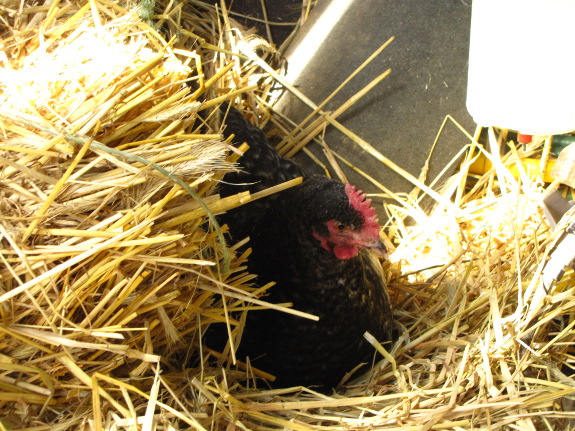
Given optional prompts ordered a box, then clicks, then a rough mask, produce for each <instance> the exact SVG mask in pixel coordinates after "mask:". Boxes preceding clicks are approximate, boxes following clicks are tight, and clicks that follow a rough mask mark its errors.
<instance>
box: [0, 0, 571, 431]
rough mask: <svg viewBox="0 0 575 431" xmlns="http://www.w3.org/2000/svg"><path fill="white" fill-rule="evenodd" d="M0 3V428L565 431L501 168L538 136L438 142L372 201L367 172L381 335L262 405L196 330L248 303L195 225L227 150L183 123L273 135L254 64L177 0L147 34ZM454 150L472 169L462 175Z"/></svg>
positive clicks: (76, 11)
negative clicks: (232, 118)
mask: <svg viewBox="0 0 575 431" xmlns="http://www.w3.org/2000/svg"><path fill="white" fill-rule="evenodd" d="M221 6H224V5H221ZM0 10H1V11H2V14H1V15H0V19H1V24H0V25H1V26H2V27H1V28H2V33H1V35H0V37H1V42H0V44H1V46H2V56H1V57H0V98H1V104H0V128H1V135H0V260H1V263H0V429H27V430H48V429H55V430H68V429H69V430H79V429H87V430H92V429H94V430H102V429H106V430H108V429H109V430H121V429H126V430H135V429H146V430H154V429H202V430H203V429H230V430H232V429H271V428H287V429H296V430H307V429H340V430H343V429H387V430H394V429H395V430H399V429H402V430H428V429H441V430H447V429H453V430H464V429H521V430H542V429H549V430H556V429H569V428H570V427H571V428H573V426H574V425H573V423H572V422H571V420H572V419H575V418H574V414H573V413H572V412H571V411H570V410H572V407H571V406H572V404H573V398H572V397H573V392H574V391H575V380H573V379H572V378H571V377H570V370H571V369H572V367H573V356H572V355H573V352H572V349H571V343H572V340H573V325H574V323H573V322H574V318H573V313H574V310H575V301H574V300H573V299H572V298H573V289H574V277H573V272H572V271H571V270H567V272H566V273H565V275H564V276H563V278H561V279H560V281H559V282H558V283H556V284H554V285H553V286H552V288H551V289H542V285H541V278H542V271H543V269H544V266H545V263H546V261H547V260H548V259H549V257H550V256H552V254H553V251H554V250H555V247H556V245H557V242H558V241H559V240H561V238H562V237H561V235H560V234H559V233H560V232H562V230H561V229H559V230H556V231H555V232H554V231H552V230H551V229H550V228H549V227H548V225H547V224H546V222H545V220H544V218H543V214H542V208H541V204H540V196H541V191H542V189H543V186H542V184H541V182H540V181H539V180H538V178H537V177H536V176H532V175H531V176H530V175H529V174H528V173H527V172H525V171H524V170H523V169H522V165H521V160H523V159H524V158H527V157H530V158H533V157H539V156H540V155H541V152H542V148H544V145H543V143H542V142H540V141H538V142H536V143H535V144H533V145H531V146H530V147H529V148H520V147H516V146H515V145H514V144H513V142H507V140H506V139H505V134H504V133H501V134H500V135H499V136H498V137H497V136H495V134H492V136H491V137H490V139H491V144H492V146H494V147H496V146H497V145H506V146H507V147H508V152H507V153H506V155H505V156H504V157H503V158H499V156H494V155H492V154H489V153H486V154H482V152H484V150H483V149H482V147H481V146H479V145H478V144H477V143H476V141H475V140H473V139H472V138H471V137H466V136H465V134H464V132H462V135H461V136H462V139H468V141H469V142H470V144H469V145H468V146H467V147H466V149H465V152H464V154H462V158H460V159H458V160H459V161H458V162H457V163H455V162H454V164H453V165H452V166H449V167H446V170H449V172H453V175H452V176H451V177H450V178H449V180H448V181H447V182H446V183H444V184H441V185H438V184H433V182H432V186H431V188H430V187H427V186H425V185H424V184H423V183H422V182H421V181H420V180H419V179H415V178H412V177H409V178H408V179H409V180H410V181H412V182H413V183H414V184H415V185H416V187H415V189H414V191H413V192H412V193H411V194H409V195H395V194H393V193H391V192H390V191H388V190H386V189H385V187H384V186H383V185H381V184H380V183H385V181H384V180H383V179H380V178H372V180H373V182H374V187H378V188H379V189H377V190H376V191H377V193H374V197H375V198H377V197H378V196H383V197H385V198H388V199H387V203H386V204H385V208H386V210H387V211H388V213H389V215H390V217H389V222H388V223H387V225H386V232H387V235H388V237H389V240H390V242H393V243H394V244H395V246H396V250H395V252H394V253H393V255H392V257H391V259H390V261H389V262H386V263H385V267H386V273H387V274H388V283H389V286H390V293H391V295H392V297H393V300H394V303H395V305H396V317H397V320H398V327H399V328H400V333H401V335H400V338H399V339H398V341H397V342H396V343H395V344H394V345H392V346H390V345H386V346H381V345H379V344H378V343H377V342H376V341H375V340H374V341H373V344H374V363H373V367H372V370H371V372H369V373H367V374H365V375H363V376H359V377H358V376H354V377H353V378H352V379H351V380H349V381H348V382H346V383H345V386H344V387H343V388H342V389H341V391H339V393H337V394H333V395H331V396H328V395H322V394H318V393H316V392H314V391H313V388H311V389H310V388H286V389H285V390H282V389H275V390H270V389H268V388H267V386H266V385H265V384H264V383H262V382H261V381H260V380H257V379H255V376H257V375H258V374H259V375H262V373H261V372H260V371H258V370H254V369H251V368H250V367H249V366H248V367H245V366H242V365H241V364H238V365H233V356H232V354H231V353H230V352H229V351H226V352H223V354H220V353H218V352H211V351H209V350H208V349H207V348H205V347H204V346H202V343H201V337H200V336H201V334H202V333H203V331H204V330H205V329H206V327H207V326H208V325H209V324H210V323H211V322H214V321H227V323H228V327H229V331H230V335H231V339H232V340H233V341H234V342H235V343H237V342H239V339H240V336H241V318H240V320H235V319H233V318H232V317H230V316H235V317H237V316H241V315H242V313H241V312H242V311H246V310H249V309H253V308H261V307H268V306H271V305H269V304H266V303H265V301H263V299H258V298H260V296H261V294H262V290H261V289H260V290H258V289H257V288H256V287H255V286H253V285H251V284H250V281H251V280H252V278H253V276H251V275H249V274H246V273H245V271H244V269H243V268H244V267H243V264H244V262H245V259H247V258H248V256H247V253H245V254H242V255H240V254H239V253H237V252H236V250H235V249H234V248H233V247H231V248H230V247H228V246H226V244H225V237H224V236H225V227H224V228H222V227H220V226H218V225H217V223H215V220H214V214H217V213H218V212H220V211H225V210H227V209H230V208H234V207H235V206H237V205H239V204H241V203H242V202H245V201H247V200H249V199H251V198H254V197H249V196H247V195H242V196H233V197H231V198H226V199H220V198H219V197H218V196H217V194H216V192H217V181H218V179H219V178H221V176H222V175H223V174H224V173H225V172H227V171H229V170H232V169H234V161H235V160H236V159H237V157H238V154H236V153H235V152H232V151H230V148H229V146H228V145H227V143H226V142H223V141H222V140H221V136H220V134H219V133H218V132H219V128H218V127H219V126H218V124H217V120H218V119H217V118H215V117H214V118H212V117H213V116H210V115H208V114H207V113H209V112H210V109H209V108H211V107H214V106H217V105H218V104H219V103H221V102H222V101H224V100H230V101H232V102H236V103H237V102H238V101H239V100H240V99H241V100H243V101H244V103H243V105H242V106H243V108H244V109H245V110H246V113H247V114H248V115H250V116H251V118H252V119H253V120H254V121H258V122H259V124H260V125H265V124H266V123H268V122H270V121H273V122H274V125H275V126H276V128H283V129H284V132H289V131H290V130H291V127H290V126H289V125H288V126H286V124H288V123H286V122H285V121H279V122H278V120H277V119H276V118H275V117H271V116H270V114H269V112H270V110H269V106H268V104H267V101H268V100H269V95H270V93H271V90H272V89H273V88H274V87H275V86H276V79H275V78H278V76H277V74H276V73H275V72H274V69H273V68H271V67H270V66H267V64H279V63H278V62H277V60H278V58H279V57H278V55H277V54H276V53H274V52H273V50H271V48H270V47H269V46H266V44H264V43H258V48H259V49H263V51H262V52H258V53H259V54H260V56H263V57H261V59H258V58H256V57H255V54H254V53H253V52H247V51H245V47H246V46H250V44H251V46H253V40H254V39H253V38H251V37H250V36H249V34H247V33H245V32H242V31H239V30H233V31H230V29H231V28H235V24H234V22H233V19H232V18H230V15H229V14H228V13H227V12H226V10H225V7H221V8H220V7H218V8H216V7H214V6H210V5H206V4H203V3H201V2H189V3H188V5H187V6H185V7H184V6H183V5H181V4H175V3H173V2H168V1H165V2H164V1H161V2H158V4H157V6H156V12H157V13H158V15H156V16H155V19H156V23H157V24H159V27H158V28H161V30H162V34H160V33H158V32H157V31H155V30H154V29H152V28H151V27H150V26H149V25H148V24H146V23H144V22H142V21H141V20H140V19H139V18H138V16H137V14H136V13H135V10H134V9H131V8H128V9H124V8H123V7H120V6H118V5H117V4H115V3H113V2H110V1H107V0H91V1H89V2H88V1H87V2H82V1H77V2H76V1H71V2H59V1H48V2H45V4H43V5H34V4H33V3H26V2H19V1H8V2H5V3H4V4H3V5H0ZM170 34H174V35H176V36H177V38H169V37H168V35H170ZM238 46H239V47H240V48H242V47H243V48H242V49H243V51H241V50H240V49H238ZM264 60H265V62H264ZM385 76H386V74H384V75H382V79H383V78H384V77H385ZM190 79H191V80H192V81H193V85H192V88H193V90H190V89H189V87H188V86H186V85H185V84H184V82H185V81H186V80H190ZM278 79H280V80H281V78H278ZM199 113H206V115H203V114H202V115H199ZM328 123H331V124H335V125H336V127H339V128H340V130H343V131H345V130H344V128H343V127H342V126H341V125H339V123H337V121H336V120H335V119H334V115H331V116H330V115H328V114H327V113H320V115H318V116H317V117H316V118H315V119H314V120H313V121H312V123H311V125H309V126H308V127H307V128H303V129H299V130H304V132H305V133H304V132H299V134H298V133H292V134H290V135H289V137H290V139H288V140H286V141H285V142H284V143H282V151H283V152H284V153H289V152H290V151H292V152H293V151H295V149H298V148H299V147H301V145H300V143H301V142H307V141H310V140H311V139H313V137H314V136H315V135H317V133H319V131H320V130H321V128H322V127H324V126H325V125H326V124H328ZM345 132H347V133H348V135H349V136H350V137H351V138H352V139H354V140H355V142H356V143H357V144H358V145H359V146H360V147H362V148H363V149H364V150H366V151H368V152H369V153H370V154H371V155H373V156H374V157H377V158H378V159H380V160H381V161H382V162H383V163H386V164H388V165H393V166H396V168H397V170H398V172H400V173H401V174H402V175H404V176H409V174H407V173H406V172H404V171H402V170H401V168H399V167H398V166H397V165H395V164H394V163H393V162H391V161H389V160H387V159H385V158H384V157H383V156H382V155H381V154H379V153H377V152H376V151H375V150H374V149H373V148H372V147H371V146H369V144H368V143H366V142H363V141H361V139H360V138H358V137H357V135H354V134H353V133H351V132H349V131H345ZM498 138H499V141H497V139H498ZM543 151H544V150H543ZM494 154H498V153H497V152H495V153H494ZM338 157H339V156H338V155H334V157H332V158H331V161H332V162H334V161H335V160H337V159H338ZM478 157H486V158H489V159H491V161H492V165H493V168H491V169H488V170H487V172H486V173H484V174H482V175H476V174H471V173H470V171H469V168H470V166H472V164H473V163H474V162H475V161H476V160H477V158H478ZM461 160H462V161H461ZM510 167H513V168H515V171H516V172H518V173H519V174H518V175H516V176H513V175H511V173H510V170H509V168H510ZM426 195H429V196H431V197H432V199H433V200H434V202H435V204H434V206H433V208H432V209H431V210H430V211H429V210H428V211H424V210H423V209H422V205H423V204H421V199H422V198H423V197H424V196H426ZM569 217H570V218H569ZM569 217H568V218H569V220H571V221H573V215H571V216H569ZM408 219H410V220H412V223H407V222H406V220H408ZM558 232H559V233H558ZM232 312H234V313H233V314H230V313H232ZM246 369H247V371H246Z"/></svg>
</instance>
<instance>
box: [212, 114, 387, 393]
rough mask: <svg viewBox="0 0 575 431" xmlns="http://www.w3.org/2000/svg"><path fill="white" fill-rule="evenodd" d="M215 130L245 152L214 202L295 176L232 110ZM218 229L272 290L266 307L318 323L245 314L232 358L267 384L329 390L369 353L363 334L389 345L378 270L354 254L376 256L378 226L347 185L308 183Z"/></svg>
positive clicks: (313, 179)
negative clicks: (268, 377) (226, 231)
mask: <svg viewBox="0 0 575 431" xmlns="http://www.w3.org/2000/svg"><path fill="white" fill-rule="evenodd" d="M225 110H226V111H227V109H225ZM224 123H225V129H224V135H225V136H226V137H227V136H230V135H231V134H233V135H235V138H234V139H233V142H234V143H235V144H241V143H243V142H247V143H248V144H249V145H250V149H249V150H248V151H247V152H246V154H245V155H244V156H242V157H241V158H240V159H239V163H240V165H241V168H242V170H243V171H242V172H241V173H231V174H227V175H226V176H225V177H224V182H225V183H226V184H225V185H223V186H222V188H221V190H220V193H221V195H222V196H227V195H231V194H234V193H238V192H239V191H242V190H250V191H251V192H255V191H258V190H261V189H265V188H267V187H269V186H272V185H275V184H278V183H280V182H283V181H287V180H289V179H292V178H295V177H297V176H301V175H302V172H301V170H300V169H299V167H298V166H297V165H295V163H293V162H292V161H290V160H287V159H284V158H281V157H280V156H279V154H278V153H277V152H276V151H275V149H274V148H273V147H272V146H271V145H270V144H269V143H268V140H267V139H266V137H265V135H264V134H263V132H262V131H261V130H260V129H258V128H257V127H255V126H253V125H251V124H249V123H248V122H247V121H246V120H245V119H244V117H243V116H242V115H241V114H240V113H239V111H237V110H235V109H233V108H231V109H229V112H227V115H226V119H225V121H224ZM231 184H241V185H231ZM221 221H222V222H224V223H227V224H228V225H229V227H230V232H231V234H232V237H233V239H234V240H235V241H238V240H241V239H243V238H244V237H245V236H250V238H251V241H250V246H251V247H252V249H253V252H252V254H251V255H250V257H249V263H248V265H249V271H250V272H251V273H253V274H257V275H258V278H257V282H258V284H260V285H263V284H265V283H268V282H269V281H275V282H276V283H277V284H276V285H275V286H273V287H272V288H271V289H270V293H269V295H268V296H266V297H265V299H266V300H267V301H269V302H273V303H286V302H292V303H293V307H294V308H295V309H297V310H301V311H305V312H308V313H311V314H314V315H317V316H319V318H320V319H319V321H318V322H315V321H311V320H308V319H304V318H301V317H296V316H292V315H289V314H285V313H281V312H278V311H273V310H265V311H255V312H250V313H249V315H248V319H247V323H246V328H245V332H244V335H243V337H242V343H241V346H240V351H239V357H240V358H242V357H243V356H249V357H250V359H251V361H252V364H253V365H254V366H256V367H257V368H260V369H262V370H264V371H267V372H269V373H272V374H274V375H275V376H276V378H277V380H276V383H277V385H290V386H291V385H306V386H307V385H318V386H323V387H325V388H329V387H334V386H335V385H337V383H338V382H339V381H340V380H341V378H342V377H343V376H344V374H345V373H346V372H348V371H350V370H352V369H353V368H354V367H355V366H357V365H358V364H360V363H361V362H362V361H365V360H367V359H369V356H370V354H373V352H374V349H373V347H372V346H371V345H369V343H368V342H367V341H366V340H365V339H364V337H363V334H364V332H365V331H369V332H370V333H371V334H372V335H374V336H375V337H376V338H377V339H378V340H380V341H382V342H385V341H389V340H391V336H392V328H393V320H392V311H391V307H390V303H389V297H388V295H387V291H386V286H385V283H384V281H383V278H382V274H381V270H380V265H378V264H374V263H373V261H372V260H371V257H370V256H369V254H368V252H366V251H365V250H363V249H365V248H380V246H381V242H380V241H379V225H378V223H377V219H376V213H375V210H374V209H373V208H372V207H371V202H370V200H366V199H365V196H364V195H363V194H362V193H361V192H360V191H358V190H356V189H355V187H353V186H351V185H349V184H343V183H341V182H339V181H335V180H332V179H329V178H327V177H321V176H310V177H307V178H305V179H304V181H303V183H302V184H301V185H299V186H296V187H293V188H291V189H288V190H286V191H283V192H280V193H277V194H274V195H272V196H270V197H268V198H265V199H262V200H261V201H256V202H253V203H250V204H247V205H245V206H243V207H240V208H238V209H236V210H233V211H230V212H228V213H227V214H225V215H224V216H222V217H221Z"/></svg>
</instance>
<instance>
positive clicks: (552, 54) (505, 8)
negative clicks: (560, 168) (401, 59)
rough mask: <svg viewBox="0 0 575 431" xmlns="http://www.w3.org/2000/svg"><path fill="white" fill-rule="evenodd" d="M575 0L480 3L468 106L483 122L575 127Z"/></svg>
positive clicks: (536, 131) (537, 129)
mask: <svg viewBox="0 0 575 431" xmlns="http://www.w3.org/2000/svg"><path fill="white" fill-rule="evenodd" d="M574 22H575V0H474V1H473V4H472V13H471V40H470V49H469V78H468V83H467V109H468V111H469V113H470V114H471V116H472V117H473V118H474V120H475V122H476V123H477V124H478V125H480V126H496V127H501V128H506V129H512V130H517V131H519V132H520V133H521V134H525V135H555V134H561V133H567V132H571V131H573V130H575V28H574V26H573V23H574Z"/></svg>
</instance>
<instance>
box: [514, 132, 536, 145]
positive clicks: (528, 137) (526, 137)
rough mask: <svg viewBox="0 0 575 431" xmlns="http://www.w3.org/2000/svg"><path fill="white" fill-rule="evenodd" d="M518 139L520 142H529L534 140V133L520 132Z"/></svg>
mask: <svg viewBox="0 0 575 431" xmlns="http://www.w3.org/2000/svg"><path fill="white" fill-rule="evenodd" d="M517 140H518V141H519V143H520V144H528V143H529V142H531V141H532V140H533V135H524V134H523V133H519V134H518V136H517Z"/></svg>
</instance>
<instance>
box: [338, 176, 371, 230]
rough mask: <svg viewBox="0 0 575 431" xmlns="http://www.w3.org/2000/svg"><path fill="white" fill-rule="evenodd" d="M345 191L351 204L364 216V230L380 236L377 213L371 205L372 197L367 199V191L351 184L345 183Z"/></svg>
mask: <svg viewBox="0 0 575 431" xmlns="http://www.w3.org/2000/svg"><path fill="white" fill-rule="evenodd" d="M345 193H346V194H347V197H348V198H349V204H350V205H351V206H352V208H354V209H355V210H356V211H358V212H359V213H360V214H361V215H362V217H363V230H364V231H366V233H367V234H368V235H370V236H373V237H379V223H378V222H377V213H376V212H375V208H374V207H372V206H371V199H366V197H365V193H363V192H362V191H361V190H358V189H357V188H355V186H352V185H351V184H346V185H345Z"/></svg>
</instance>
